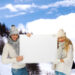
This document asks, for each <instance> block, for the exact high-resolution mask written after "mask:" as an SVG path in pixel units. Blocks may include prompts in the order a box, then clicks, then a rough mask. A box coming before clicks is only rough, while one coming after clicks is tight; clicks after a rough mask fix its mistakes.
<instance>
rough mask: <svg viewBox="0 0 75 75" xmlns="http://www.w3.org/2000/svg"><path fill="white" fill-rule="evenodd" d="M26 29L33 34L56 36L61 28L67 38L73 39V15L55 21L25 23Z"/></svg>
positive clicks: (74, 28)
mask: <svg viewBox="0 0 75 75" xmlns="http://www.w3.org/2000/svg"><path fill="white" fill-rule="evenodd" d="M26 28H28V30H29V32H33V34H56V33H57V31H58V30H59V29H61V28H63V29H64V30H65V32H66V34H67V36H68V37H69V38H75V35H74V32H75V13H71V14H68V15H64V16H60V17H58V18H57V19H38V20H35V21H32V22H29V23H27V25H26Z"/></svg>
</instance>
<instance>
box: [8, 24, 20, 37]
mask: <svg viewBox="0 0 75 75" xmlns="http://www.w3.org/2000/svg"><path fill="white" fill-rule="evenodd" d="M13 34H18V35H19V32H18V29H17V28H16V27H15V25H12V26H11V29H10V34H9V36H11V35H13Z"/></svg>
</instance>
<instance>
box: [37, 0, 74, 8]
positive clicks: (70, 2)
mask: <svg viewBox="0 0 75 75" xmlns="http://www.w3.org/2000/svg"><path fill="white" fill-rule="evenodd" d="M59 6H62V7H69V6H75V0H62V1H57V2H55V3H52V4H49V5H41V6H38V7H39V8H41V9H47V8H51V7H59Z"/></svg>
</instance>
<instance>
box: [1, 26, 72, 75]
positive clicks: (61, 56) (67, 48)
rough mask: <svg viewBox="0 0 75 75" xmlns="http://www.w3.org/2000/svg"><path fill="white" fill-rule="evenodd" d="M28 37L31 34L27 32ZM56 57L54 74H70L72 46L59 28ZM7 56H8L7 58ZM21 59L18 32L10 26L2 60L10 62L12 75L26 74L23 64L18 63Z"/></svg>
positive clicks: (6, 62)
mask: <svg viewBox="0 0 75 75" xmlns="http://www.w3.org/2000/svg"><path fill="white" fill-rule="evenodd" d="M27 36H28V37H30V36H31V34H29V33H28V34H27ZM57 37H58V40H57V41H58V44H57V59H56V61H55V62H53V66H54V70H55V74H56V75H70V71H71V67H72V63H73V47H72V43H71V41H70V40H69V39H68V38H67V37H66V34H65V32H64V31H63V30H62V29H61V30H59V31H58V34H57ZM8 57H9V58H8ZM22 60H23V56H19V33H18V30H17V29H16V28H15V26H12V27H11V30H10V34H9V39H8V43H7V44H6V45H5V47H4V49H3V54H2V62H3V63H5V64H9V63H13V64H12V75H28V72H27V70H26V65H25V64H18V62H20V61H22Z"/></svg>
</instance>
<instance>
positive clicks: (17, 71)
mask: <svg viewBox="0 0 75 75" xmlns="http://www.w3.org/2000/svg"><path fill="white" fill-rule="evenodd" d="M27 36H28V37H30V36H31V34H29V33H28V34H27ZM22 60H23V56H19V32H18V30H17V28H16V27H15V26H14V25H12V26H11V29H10V33H9V38H8V43H7V44H5V46H4V49H3V54H2V62H3V63H4V64H9V63H12V75H28V72H27V70H26V64H20V63H19V62H20V61H22Z"/></svg>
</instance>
